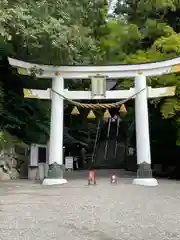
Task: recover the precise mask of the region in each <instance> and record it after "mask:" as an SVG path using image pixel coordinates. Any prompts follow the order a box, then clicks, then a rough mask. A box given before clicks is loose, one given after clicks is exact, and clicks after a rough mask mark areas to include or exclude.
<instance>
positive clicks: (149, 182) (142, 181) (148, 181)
mask: <svg viewBox="0 0 180 240" xmlns="http://www.w3.org/2000/svg"><path fill="white" fill-rule="evenodd" d="M133 184H135V185H141V186H149V187H155V186H157V185H158V181H157V180H156V179H155V178H135V179H134V180H133Z"/></svg>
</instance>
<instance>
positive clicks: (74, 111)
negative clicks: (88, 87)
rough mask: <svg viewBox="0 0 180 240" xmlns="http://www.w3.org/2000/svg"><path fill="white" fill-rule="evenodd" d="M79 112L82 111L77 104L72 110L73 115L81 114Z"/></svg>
mask: <svg viewBox="0 0 180 240" xmlns="http://www.w3.org/2000/svg"><path fill="white" fill-rule="evenodd" d="M79 114H80V112H79V110H78V108H77V107H76V106H75V107H74V108H73V110H72V112H71V115H79Z"/></svg>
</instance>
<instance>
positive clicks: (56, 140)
mask: <svg viewBox="0 0 180 240" xmlns="http://www.w3.org/2000/svg"><path fill="white" fill-rule="evenodd" d="M8 60H9V64H10V65H11V66H12V67H15V68H17V69H18V72H19V74H23V75H31V74H32V72H33V73H34V74H35V75H36V76H37V77H39V78H51V79H52V89H54V90H55V91H56V92H58V93H59V94H60V95H58V94H56V93H55V92H53V91H52V92H51V91H50V89H47V90H46V91H45V90H30V94H29V96H28V97H31V98H41V99H51V100H52V103H51V104H52V105H51V106H52V107H51V129H50V150H49V169H50V171H49V177H48V178H47V179H45V180H44V182H43V183H44V184H48V185H50V184H62V183H66V182H67V181H66V180H65V179H63V170H62V169H63V168H62V165H63V116H64V113H63V100H64V99H63V97H62V96H64V97H66V98H70V99H127V98H129V97H130V96H132V95H134V94H136V93H138V94H137V95H136V96H135V119H136V146H137V165H138V174H137V178H136V179H134V181H133V183H134V184H138V185H146V186H156V185H158V182H157V180H156V179H155V178H153V177H152V171H151V153H150V140H149V120H148V104H147V99H148V98H156V97H166V96H174V95H175V87H165V88H151V87H147V84H146V77H147V76H159V75H163V74H169V73H176V72H179V71H180V58H175V59H172V60H167V61H162V62H154V63H144V64H135V65H112V66H59V67H56V66H48V65H38V64H32V63H27V62H23V61H19V60H16V59H12V58H9V59H8ZM96 75H98V76H102V77H103V78H105V79H118V78H129V77H134V78H135V88H131V89H129V90H116V91H113V90H112V91H105V94H104V95H102V94H100V95H98V94H96V95H95V96H92V93H91V91H68V90H67V89H64V79H92V78H94V77H95V76H96ZM97 81H98V79H97ZM143 89H145V90H144V91H142V90H143Z"/></svg>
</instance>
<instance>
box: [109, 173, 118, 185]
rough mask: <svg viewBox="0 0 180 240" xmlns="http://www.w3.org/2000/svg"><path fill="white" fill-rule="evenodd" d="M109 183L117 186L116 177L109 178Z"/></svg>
mask: <svg viewBox="0 0 180 240" xmlns="http://www.w3.org/2000/svg"><path fill="white" fill-rule="evenodd" d="M110 182H111V184H117V177H116V175H115V174H113V175H112V176H111V179H110Z"/></svg>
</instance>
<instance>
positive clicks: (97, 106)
mask: <svg viewBox="0 0 180 240" xmlns="http://www.w3.org/2000/svg"><path fill="white" fill-rule="evenodd" d="M144 90H146V88H143V89H141V90H140V91H139V92H136V93H135V94H133V95H131V96H130V97H129V98H127V99H124V100H121V101H118V102H115V103H81V102H77V101H74V100H72V99H69V98H66V97H65V96H63V95H62V94H61V93H58V92H57V91H55V90H54V89H51V91H52V92H54V93H56V94H57V95H59V96H61V97H62V98H64V99H65V100H67V101H68V102H70V103H72V104H73V105H75V106H77V107H82V108H87V109H101V108H104V109H109V108H117V107H118V106H120V105H122V104H124V103H126V102H128V101H129V100H131V99H132V98H133V97H135V96H137V95H138V94H139V93H141V92H142V91H144Z"/></svg>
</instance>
